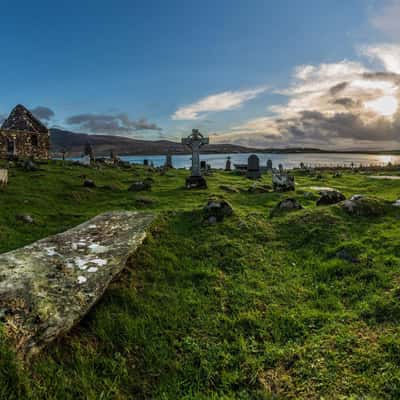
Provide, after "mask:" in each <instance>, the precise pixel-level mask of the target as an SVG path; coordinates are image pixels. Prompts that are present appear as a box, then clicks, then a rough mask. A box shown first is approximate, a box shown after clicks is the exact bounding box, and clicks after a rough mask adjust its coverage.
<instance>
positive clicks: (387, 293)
mask: <svg viewBox="0 0 400 400" xmlns="http://www.w3.org/2000/svg"><path fill="white" fill-rule="evenodd" d="M42 169H43V171H40V172H35V173H33V172H32V173H27V172H23V171H20V170H13V171H12V174H11V179H10V186H9V187H8V188H7V189H6V190H5V191H3V192H1V191H0V204H1V207H0V210H1V211H0V226H1V229H0V249H1V251H7V250H10V249H13V248H16V247H19V246H21V245H23V244H26V243H29V242H31V241H33V240H36V239H39V238H41V237H44V236H46V235H48V234H50V233H55V232H59V231H62V230H64V229H66V228H68V227H70V226H73V225H76V224H77V223H79V222H82V221H83V220H86V219H88V218H89V217H92V216H94V215H96V214H98V213H100V212H102V211H106V210H110V209H136V208H139V207H140V209H141V210H143V209H148V210H153V211H154V212H156V213H157V214H158V221H157V223H156V225H155V227H154V229H153V231H152V232H151V235H150V236H149V237H148V239H147V240H146V243H145V244H144V246H142V247H141V249H140V250H139V252H138V253H137V254H136V255H135V256H134V257H133V258H132V259H131V260H130V262H129V266H128V268H127V269H126V270H125V271H124V273H123V274H122V275H121V276H120V277H119V278H118V280H117V281H115V282H114V283H113V284H112V285H111V287H110V288H109V290H108V291H107V292H106V294H105V296H104V298H103V299H102V300H101V302H100V303H99V304H98V305H97V306H96V307H95V308H94V309H93V310H92V312H91V313H90V314H89V315H88V317H87V318H86V319H85V320H84V321H83V322H82V323H81V324H80V325H79V326H77V327H76V328H75V329H74V330H73V331H72V332H70V333H69V334H68V335H67V336H66V337H65V338H63V339H62V340H60V341H59V342H58V343H56V344H54V345H52V346H51V347H49V348H48V349H47V350H46V351H45V352H44V353H43V354H41V355H40V356H39V357H38V358H37V359H36V360H35V361H34V362H33V363H32V364H31V365H30V366H29V367H25V369H23V367H22V366H21V365H20V363H19V362H18V361H17V359H16V358H15V357H14V356H13V354H12V353H11V352H10V349H9V348H8V346H7V343H6V340H5V339H4V335H3V336H2V338H3V339H0V342H1V345H0V383H1V385H0V387H1V389H0V396H1V398H5V399H23V398H28V399H38V398H43V399H77V398H89V399H131V398H137V399H230V398H232V399H233V398H235V399H273V398H289V399H290V398H292V399H299V398H303V399H313V398H320V397H321V396H324V397H325V398H341V397H342V398H346V397H347V398H386V399H391V398H393V399H395V398H398V397H399V396H400V372H399V371H400V370H399V365H400V357H399V355H398V354H399V349H400V329H399V320H400V301H399V294H400V286H399V282H400V281H399V278H400V269H399V267H400V251H399V249H400V246H399V244H400V236H399V230H400V228H399V225H398V220H399V217H400V210H399V209H397V208H394V207H393V208H390V210H388V212H385V213H383V214H382V215H380V216H376V217H372V218H370V217H362V216H361V217H358V216H354V215H348V214H347V213H345V212H344V211H343V210H342V209H341V208H340V206H338V205H335V206H327V207H318V208H316V207H315V201H314V200H312V199H310V198H309V196H308V197H306V196H303V194H302V193H303V192H309V191H312V189H309V187H311V186H315V182H316V181H315V178H313V177H307V176H296V182H297V184H298V187H299V189H300V190H299V191H298V193H297V195H296V194H294V193H290V196H291V197H293V196H294V197H296V198H297V200H298V201H299V202H300V203H301V204H302V206H303V207H304V209H303V210H298V211H296V212H293V213H287V214H284V215H281V216H277V217H276V218H274V219H270V218H269V214H270V212H271V210H272V209H273V207H274V206H275V205H276V204H277V203H278V201H280V200H282V199H283V198H285V197H287V196H288V195H287V194H277V193H251V194H249V193H248V192H247V188H248V187H249V186H250V184H249V182H248V181H247V180H246V179H245V178H244V177H241V176H236V175H234V174H232V173H224V172H215V173H213V175H212V176H210V177H208V184H209V189H208V190H199V191H187V190H185V189H184V188H183V185H184V178H185V176H186V172H185V171H179V170H178V171H169V172H168V173H167V174H165V175H159V174H157V173H151V172H148V171H147V170H145V169H143V168H140V167H135V168H133V169H131V170H119V169H113V168H103V169H99V170H96V169H87V168H83V167H76V166H64V167H62V166H61V165H60V164H56V165H43V166H42ZM83 175H86V176H87V177H88V178H89V179H92V180H94V181H95V182H96V185H97V187H96V188H89V189H88V188H84V187H83V185H82V184H83V178H82V176H83ZM149 176H151V177H152V178H153V179H154V182H153V185H152V190H151V191H149V192H147V193H145V192H140V193H137V194H136V193H133V192H129V191H128V190H127V189H128V187H129V185H130V184H131V183H132V182H133V181H136V180H142V179H144V178H146V177H149ZM270 179H271V177H270V176H265V177H263V178H262V181H261V184H269V183H270ZM111 184H112V185H113V187H112V190H110V189H105V188H102V186H106V185H111ZM221 185H229V186H232V187H235V188H238V189H239V190H238V191H232V193H230V192H229V193H227V191H224V190H223V189H221ZM318 185H319V186H333V185H335V187H336V188H338V189H339V190H340V191H342V192H343V193H345V194H346V196H347V197H351V195H352V194H355V193H361V194H366V195H368V196H374V197H375V198H377V199H380V200H382V201H390V202H392V201H394V200H395V199H396V198H398V197H400V183H399V182H397V183H396V182H395V181H384V180H374V179H368V177H366V176H363V175H361V174H352V173H344V174H343V176H342V177H341V178H340V179H338V178H333V177H332V178H331V177H329V176H328V175H327V176H326V177H324V178H323V180H322V181H321V179H319V180H318ZM240 189H242V190H240ZM211 196H218V197H223V198H225V199H226V200H227V201H229V203H230V204H232V206H233V208H234V209H235V213H234V214H233V215H232V216H230V217H229V218H226V219H224V221H223V222H220V223H217V224H215V225H207V224H204V221H203V214H202V208H203V206H204V205H205V204H206V202H207V199H208V198H209V197H211ZM143 197H145V198H146V201H140V199H142V198H143ZM21 213H24V214H30V215H32V216H33V217H34V219H35V223H34V224H24V223H22V222H20V221H16V215H17V214H21ZM343 255H346V257H343ZM347 255H348V257H347Z"/></svg>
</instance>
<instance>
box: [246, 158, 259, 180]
mask: <svg viewBox="0 0 400 400" xmlns="http://www.w3.org/2000/svg"><path fill="white" fill-rule="evenodd" d="M260 176H261V170H260V159H259V158H258V157H257V156H256V155H255V154H252V155H251V156H250V157H249V158H248V159H247V177H248V178H249V179H258V178H260Z"/></svg>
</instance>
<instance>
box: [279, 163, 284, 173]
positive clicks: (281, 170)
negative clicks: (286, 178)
mask: <svg viewBox="0 0 400 400" xmlns="http://www.w3.org/2000/svg"><path fill="white" fill-rule="evenodd" d="M278 169H279V172H280V173H281V174H282V173H283V172H284V169H283V165H282V164H279V165H278Z"/></svg>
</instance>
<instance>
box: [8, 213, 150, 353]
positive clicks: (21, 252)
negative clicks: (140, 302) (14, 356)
mask: <svg viewBox="0 0 400 400" xmlns="http://www.w3.org/2000/svg"><path fill="white" fill-rule="evenodd" d="M152 221H153V215H152V214H149V213H141V212H127V211H125V212H123V211H122V212H108V213H105V214H101V215H99V216H97V217H95V218H93V219H91V220H90V221H87V222H85V223H83V224H82V225H79V226H77V227H75V228H73V229H70V230H68V231H66V232H64V233H61V234H58V235H55V236H51V237H48V238H46V239H43V240H40V241H38V242H35V243H33V244H31V245H29V246H26V247H23V248H20V249H18V250H14V251H11V252H9V253H5V254H1V255H0V314H1V316H2V320H3V323H4V327H5V331H6V334H7V336H8V337H9V338H10V340H11V342H12V343H14V345H15V348H16V349H17V351H18V352H19V353H20V354H21V355H22V356H23V357H29V356H31V355H33V354H34V353H36V352H38V351H39V350H40V349H41V348H43V347H44V346H45V345H46V344H47V343H49V342H51V341H52V340H54V339H55V338H56V337H58V336H60V335H62V334H63V333H65V332H67V331H69V330H70V329H71V328H72V327H73V326H74V325H75V324H76V323H78V322H79V321H80V320H81V319H82V318H83V317H84V316H85V315H86V314H87V312H88V311H89V310H90V308H91V307H92V306H93V305H94V304H95V303H96V302H97V301H98V300H99V299H100V297H101V296H102V295H103V293H104V291H105V290H106V289H107V287H108V285H109V283H110V282H111V280H112V279H113V278H114V277H115V276H116V275H117V274H118V273H119V272H120V271H121V270H122V269H123V268H124V266H125V265H126V261H127V259H128V257H129V256H130V255H132V254H133V253H134V252H135V250H136V249H137V248H138V246H139V245H140V244H141V243H142V241H143V240H144V238H145V237H146V232H147V230H148V229H149V227H150V225H151V223H152Z"/></svg>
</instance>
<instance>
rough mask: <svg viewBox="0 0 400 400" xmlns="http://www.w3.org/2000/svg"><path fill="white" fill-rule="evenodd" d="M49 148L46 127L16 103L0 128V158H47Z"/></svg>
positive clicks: (48, 134) (48, 136)
mask: <svg viewBox="0 0 400 400" xmlns="http://www.w3.org/2000/svg"><path fill="white" fill-rule="evenodd" d="M49 149H50V132H49V130H48V129H47V127H46V126H45V125H44V124H42V122H40V121H39V119H37V118H36V117H35V116H34V115H33V114H32V113H31V112H30V111H29V110H28V109H27V108H26V107H24V106H23V105H21V104H18V105H17V106H16V107H15V108H14V109H13V110H12V111H11V113H10V115H9V117H8V118H7V119H6V120H5V121H4V123H3V125H2V126H1V128H0V159H1V158H3V159H4V158H8V159H12V158H19V159H28V158H33V159H48V158H49Z"/></svg>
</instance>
